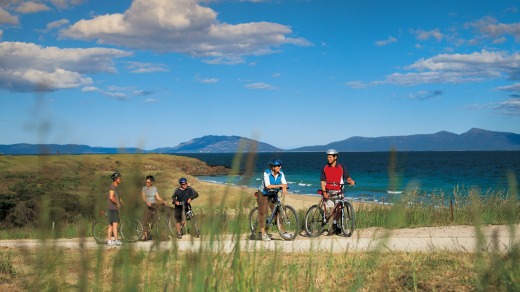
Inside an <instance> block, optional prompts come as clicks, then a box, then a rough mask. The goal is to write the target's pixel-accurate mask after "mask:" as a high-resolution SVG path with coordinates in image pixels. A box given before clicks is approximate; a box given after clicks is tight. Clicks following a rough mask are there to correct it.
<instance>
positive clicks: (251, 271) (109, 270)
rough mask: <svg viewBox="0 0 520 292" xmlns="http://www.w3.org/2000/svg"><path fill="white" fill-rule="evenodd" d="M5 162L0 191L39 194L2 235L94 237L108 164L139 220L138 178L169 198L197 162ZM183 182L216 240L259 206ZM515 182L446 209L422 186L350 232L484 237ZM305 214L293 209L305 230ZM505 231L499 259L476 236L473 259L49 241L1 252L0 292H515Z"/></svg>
mask: <svg viewBox="0 0 520 292" xmlns="http://www.w3.org/2000/svg"><path fill="white" fill-rule="evenodd" d="M1 158H2V159H5V160H3V161H2V162H5V163H2V164H0V174H7V173H9V174H10V176H5V177H7V178H8V179H4V180H3V181H2V184H0V185H1V188H2V190H3V194H4V195H6V196H10V195H13V192H15V193H16V192H20V193H19V194H18V193H16V194H18V195H19V196H22V197H23V196H28V197H30V195H31V194H30V193H27V192H31V191H34V192H36V193H37V195H38V196H37V197H36V198H38V200H37V201H36V202H37V206H38V208H36V209H34V210H36V211H35V213H34V216H35V220H34V221H33V224H27V225H26V226H20V227H9V228H6V227H4V228H2V229H0V239H19V238H41V239H49V238H75V237H88V236H90V226H91V221H92V219H93V216H94V217H96V214H98V212H99V210H103V209H104V203H105V201H104V199H105V196H104V194H105V188H106V186H107V185H108V184H107V181H106V178H105V176H107V174H109V173H110V172H111V171H112V170H113V169H114V167H117V168H118V169H122V170H123V172H124V173H125V174H126V175H124V177H125V179H126V180H125V182H124V185H126V187H125V189H124V194H125V195H126V199H127V205H126V209H125V212H127V213H126V214H127V215H128V216H136V217H138V218H141V217H139V216H141V215H142V211H143V208H142V204H140V203H141V202H140V201H139V200H140V198H139V195H140V194H139V192H138V191H136V190H139V189H140V187H141V184H142V180H143V178H144V176H145V174H148V173H152V174H154V175H155V176H156V178H158V187H159V191H160V193H161V194H162V196H163V198H167V197H168V195H169V194H170V193H171V192H172V191H173V187H172V185H169V183H170V182H171V181H175V178H176V177H178V176H180V175H182V176H184V175H186V171H188V167H189V166H190V165H194V164H196V163H195V162H194V161H193V160H184V158H175V157H173V158H171V157H170V156H160V155H159V156H144V155H137V156H130V155H128V156H127V155H121V156H119V155H115V156H107V155H99V156H85V157H81V156H78V157H76V156H75V157H69V156H62V157H53V156H50V157H32V158H31V159H29V158H27V157H19V158H13V157H1ZM177 159H179V160H177ZM240 159H242V158H240ZM35 160H37V161H36V162H35ZM5 165H8V166H7V167H6V166H5ZM62 170H63V171H62ZM189 179H190V181H191V182H193V183H194V184H195V185H196V188H197V190H200V192H201V193H204V194H207V195H206V196H205V197H204V198H201V200H200V201H198V204H197V206H196V212H197V214H198V216H199V219H200V223H201V227H202V233H203V235H204V236H205V238H206V239H210V240H211V241H213V242H214V243H216V244H218V242H219V241H220V238H221V236H222V235H223V234H229V233H231V234H235V235H239V234H244V233H248V232H249V228H248V218H247V215H248V213H249V212H248V210H249V208H250V207H252V206H254V203H255V202H254V201H253V200H252V198H251V195H250V192H249V190H244V189H240V188H230V187H223V186H215V185H208V184H203V183H200V182H197V181H196V180H195V179H194V178H192V177H189ZM516 182H517V180H516V178H515V177H513V176H512V175H511V177H510V190H509V192H508V193H503V192H495V193H487V194H485V196H484V195H483V194H482V193H480V192H479V191H478V190H474V189H467V190H462V189H456V190H454V193H455V194H456V195H455V196H453V198H454V199H452V200H449V199H446V198H442V197H440V198H437V199H438V201H441V202H443V203H442V204H437V203H434V202H435V200H432V202H430V203H428V204H427V203H416V202H417V200H416V199H417V198H418V197H420V196H422V195H424V194H421V193H420V191H419V190H417V191H416V192H415V193H414V192H412V194H411V195H410V196H409V197H406V198H404V199H403V200H401V201H395V202H393V204H392V205H375V204H371V205H360V206H359V207H357V209H356V228H358V229H359V228H369V227H385V228H389V229H395V228H404V227H427V226H445V225H473V226H475V229H476V230H477V231H479V230H480V228H481V226H483V225H488V224H506V225H509V226H511V227H513V226H514V225H516V224H518V223H519V217H518V214H519V211H520V209H519V204H518V194H517V191H516V190H518V186H517V184H516ZM62 190H64V191H62ZM53 194H54V196H53ZM64 194H69V195H74V196H70V197H72V198H75V200H72V201H68V200H67V198H68V196H64ZM132 196H133V197H132ZM56 197H58V198H60V200H58V201H56ZM31 198H32V199H34V197H31ZM76 201H77V202H78V204H79V208H80V209H88V210H89V212H84V213H81V212H80V213H78V214H76V215H71V214H70V212H69V211H70V210H67V207H66V206H68V205H74V202H76ZM438 201H437V202H438ZM27 202H30V200H29V201H27ZM59 202H66V203H67V204H65V206H59V207H60V208H61V210H60V209H59V208H57V207H58V205H59V204H58V203H59ZM8 203H9V202H8ZM25 204H29V203H25ZM439 206H440V207H439ZM26 207H27V206H26ZM305 211H306V210H298V213H299V214H298V215H299V216H300V219H301V220H300V221H302V224H303V221H304V220H303V218H304V215H305ZM60 212H62V213H60ZM66 214H69V215H66ZM53 223H54V224H53ZM510 230H511V231H510V232H511V235H512V237H513V241H512V244H511V246H510V248H509V249H507V250H506V251H505V252H503V251H500V250H501V249H499V246H498V244H497V243H496V240H493V239H492V240H491V241H490V242H488V241H487V240H486V239H484V238H482V237H479V238H478V240H477V245H478V246H479V247H480V248H479V249H478V251H477V252H474V253H469V252H468V253H464V252H449V251H435V252H388V251H386V250H385V249H383V248H382V246H381V247H380V248H376V249H375V250H373V251H366V252H353V251H348V250H347V251H345V252H342V253H332V252H317V251H309V252H305V253H286V252H280V251H265V250H243V249H242V247H241V246H240V245H239V244H238V242H237V244H236V245H235V246H234V250H233V252H230V253H228V252H222V251H219V250H218V249H217V248H216V246H217V245H214V246H213V247H209V248H201V249H200V250H197V251H195V252H182V251H179V249H178V248H177V246H176V245H175V244H174V245H173V246H172V248H171V249H168V250H159V249H152V250H149V251H143V250H137V249H135V248H134V247H133V246H132V245H124V246H123V247H121V248H117V249H108V250H104V249H102V248H100V249H96V250H88V249H79V250H75V249H62V248H58V247H55V246H52V245H51V246H45V247H39V248H32V249H26V248H12V249H5V250H0V290H10V291H33V290H39V291H40V290H53V291H55V290H57V291H63V290H65V291H68V290H80V291H207V290H218V291H266V290H267V291H301V290H305V291H337V290H341V291H344V290H352V291H357V290H362V291H447V290H448V291H475V290H477V291H519V290H520V247H519V245H518V236H517V235H516V234H514V230H515V229H513V228H511V229H510ZM273 233H274V231H273ZM50 242H52V241H50ZM383 242H384V241H383ZM331 271H334V272H331Z"/></svg>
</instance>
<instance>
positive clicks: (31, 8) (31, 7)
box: [15, 2, 51, 13]
mask: <svg viewBox="0 0 520 292" xmlns="http://www.w3.org/2000/svg"><path fill="white" fill-rule="evenodd" d="M49 10H51V9H50V8H49V6H47V5H45V4H42V3H36V2H22V3H21V4H20V5H19V6H18V7H16V9H15V11H16V12H20V13H36V12H41V11H49Z"/></svg>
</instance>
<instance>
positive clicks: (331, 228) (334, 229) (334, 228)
mask: <svg viewBox="0 0 520 292" xmlns="http://www.w3.org/2000/svg"><path fill="white" fill-rule="evenodd" d="M337 230H338V228H337V227H336V224H332V225H331V226H330V228H329V230H327V236H331V235H334V234H336V232H337Z"/></svg>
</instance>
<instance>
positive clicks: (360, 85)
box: [345, 80, 367, 89]
mask: <svg viewBox="0 0 520 292" xmlns="http://www.w3.org/2000/svg"><path fill="white" fill-rule="evenodd" d="M345 85H347V86H349V87H351V88H355V89H361V88H365V87H367V84H365V83H363V82H362V81H359V80H354V81H348V82H346V83H345Z"/></svg>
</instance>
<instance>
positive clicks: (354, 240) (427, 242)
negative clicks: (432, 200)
mask: <svg viewBox="0 0 520 292" xmlns="http://www.w3.org/2000/svg"><path fill="white" fill-rule="evenodd" d="M519 232H520V225H515V226H512V227H509V226H484V227H482V228H481V236H482V237H481V240H480V241H479V240H478V236H477V231H476V228H475V227H473V226H446V227H430V228H411V229H396V230H385V229H378V228H368V229H361V230H356V231H355V232H354V234H353V235H352V237H348V238H345V237H340V236H336V235H335V236H325V235H322V236H320V237H317V238H308V237H306V236H304V233H302V236H298V237H296V239H295V240H294V241H283V240H281V239H280V237H279V236H278V235H277V234H273V235H272V237H273V240H272V241H270V242H262V241H258V240H251V239H250V236H249V235H248V234H243V235H240V238H239V239H237V236H232V235H225V236H222V237H221V238H219V239H218V240H215V239H214V240H210V239H209V238H207V237H205V236H203V237H202V238H198V239H196V238H190V237H189V236H184V238H183V239H181V240H176V239H175V240H169V241H160V242H156V241H148V242H135V243H125V245H126V246H130V245H131V246H133V247H135V248H138V249H144V250H150V249H155V248H160V249H169V248H172V247H173V246H174V245H177V246H178V249H179V250H183V251H189V250H191V251H198V250H200V248H201V247H202V248H204V249H205V250H210V251H220V252H231V251H233V250H234V249H235V248H236V247H237V245H239V246H240V248H241V250H243V251H252V250H262V249H263V250H277V251H284V252H308V251H332V252H345V251H367V250H374V249H379V250H383V251H462V252H475V251H477V250H478V249H481V250H491V249H492V248H494V247H496V248H498V249H499V250H501V251H504V250H507V249H508V248H509V247H511V245H512V244H519V242H520V240H519V239H518V234H520V233H519ZM512 234H516V235H517V236H516V238H514V237H513V236H512ZM237 240H239V242H237ZM479 242H480V244H479ZM42 245H51V246H57V247H63V248H86V249H96V248H121V247H108V246H107V245H102V244H97V243H96V242H95V241H94V239H93V238H91V237H90V238H84V239H77V238H76V239H59V240H52V241H45V242H43V241H40V240H2V241H0V247H3V248H7V249H8V248H18V247H29V248H31V247H38V246H42Z"/></svg>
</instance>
